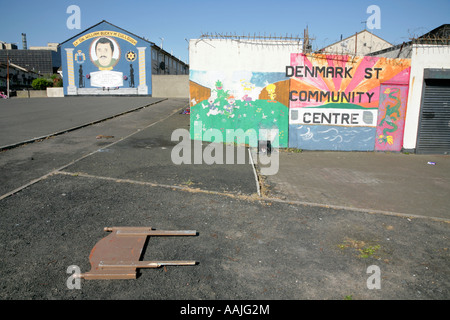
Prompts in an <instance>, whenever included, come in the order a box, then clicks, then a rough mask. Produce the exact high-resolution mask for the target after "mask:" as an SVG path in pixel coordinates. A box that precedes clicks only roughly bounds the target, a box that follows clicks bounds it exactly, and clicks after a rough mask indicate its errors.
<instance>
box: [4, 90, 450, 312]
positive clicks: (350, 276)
mask: <svg viewBox="0 0 450 320" xmlns="http://www.w3.org/2000/svg"><path fill="white" fill-rule="evenodd" d="M186 105H187V100H176V99H175V100H174V99H169V100H165V101H162V102H159V103H156V104H153V105H151V106H149V107H146V108H142V109H139V110H138V111H135V112H132V113H127V114H125V115H123V116H120V117H116V118H113V119H110V120H108V121H104V122H100V123H97V124H93V125H90V126H87V127H84V128H81V129H79V130H75V131H71V132H68V133H65V134H63V135H59V136H55V137H53V138H50V139H45V140H43V141H41V142H36V143H31V144H26V145H23V146H20V147H17V148H13V149H9V150H5V151H3V152H1V153H0V168H1V172H0V180H1V181H2V184H1V186H0V188H1V189H0V191H1V192H0V212H1V214H2V219H1V223H0V255H1V256H0V274H1V279H0V287H1V290H0V299H2V300H11V299H33V300H40V299H58V300H72V299H76V300H84V299H93V300H98V299H107V300H109V299H138V300H159V301H160V300H171V299H179V300H183V301H186V302H187V303H191V305H192V304H195V305H201V302H200V303H198V301H197V303H194V302H192V301H195V300H202V301H205V300H208V301H211V300H214V301H217V300H223V299H224V300H229V299H242V300H253V299H257V300H267V303H268V304H270V301H269V300H290V299H294V300H310V299H319V300H328V299H336V300H344V299H354V300H361V299H368V300H385V299H407V300H447V299H449V298H450V264H449V256H450V255H449V247H448V244H449V241H448V235H449V223H448V220H449V219H448V216H446V215H445V211H446V210H445V209H444V208H446V207H448V204H449V203H450V202H449V200H446V199H445V197H444V196H442V195H441V194H437V195H433V197H435V198H432V200H425V199H427V197H428V196H430V193H435V192H436V190H439V188H438V187H439V186H441V187H442V188H443V190H445V189H446V188H447V190H448V174H447V175H443V176H441V178H440V180H439V176H435V171H436V170H441V169H442V168H445V167H444V166H447V167H448V160H447V158H445V159H444V158H442V159H441V158H433V159H437V160H436V162H437V164H436V166H428V165H423V166H421V160H428V158H426V159H420V158H418V157H416V155H389V154H388V155H386V157H383V154H375V155H374V154H372V153H370V154H367V155H362V154H358V155H357V157H356V158H354V157H353V155H352V154H350V153H331V155H330V154H328V153H322V152H318V153H315V152H308V153H306V152H305V153H300V154H288V153H283V152H282V153H280V170H279V175H276V176H268V177H265V180H264V183H263V184H262V189H261V191H262V197H259V196H258V190H259V189H258V185H257V184H256V182H255V176H254V171H253V166H252V165H251V162H250V161H248V163H246V164H242V165H229V164H228V165H207V164H197V165H174V164H173V163H172V161H171V151H172V150H173V148H174V146H175V145H177V143H178V142H176V141H171V139H170V137H171V134H172V132H173V131H174V130H175V129H178V128H185V129H188V127H189V117H188V116H187V115H183V114H180V113H179V111H180V110H181V109H182V108H183V107H185V106H186ZM99 134H103V135H110V136H114V138H109V139H96V136H97V135H99ZM203 147H207V145H204V146H203ZM369 155H372V156H373V158H371V157H369ZM396 156H398V157H396ZM292 159H295V161H294V162H292V161H291V160H292ZM327 159H328V160H329V161H332V162H327ZM339 159H341V161H338V160H339ZM361 159H362V160H361ZM370 159H374V161H376V162H378V163H379V164H386V165H388V164H392V163H395V167H396V170H393V171H387V175H386V176H383V174H382V173H381V172H379V171H377V170H375V168H376V166H373V165H370V163H371V162H370V161H371V160H370ZM415 159H419V160H415ZM433 159H431V158H430V160H431V161H432V160H433ZM302 161H303V162H302ZM416 161H417V162H416ZM360 162H361V163H364V165H361V166H360V165H359V163H360ZM298 163H302V165H301V167H302V168H303V170H302V171H301V173H298V175H291V176H290V177H289V175H287V173H286V170H288V168H289V167H290V168H296V167H297V164H298ZM350 163H353V164H354V165H355V166H351V167H346V165H348V164H350ZM356 164H358V166H356ZM306 165H307V166H309V167H307V168H304V167H305V166H306ZM408 167H411V168H412V169H413V171H417V175H416V176H413V177H411V176H410V175H411V173H410V172H411V171H409V169H408ZM321 168H322V169H323V170H322V171H321V170H320V169H321ZM379 168H383V166H380V167H379ZM440 168H441V169H440ZM390 170H391V169H390ZM433 170H435V171H433ZM314 172H315V174H313V173H314ZM390 172H395V176H394V177H392V176H391V174H390ZM365 173H367V174H365ZM300 174H302V176H301V175H300ZM314 176H317V177H318V181H315V180H314V179H313V178H314ZM426 176H428V177H430V178H428V179H426V178H424V179H423V181H421V180H420V179H421V177H426ZM297 177H302V178H301V179H299V180H298V181H296V179H297ZM260 179H262V177H260ZM319 180H320V181H319ZM323 180H326V181H328V186H326V184H327V183H323ZM377 181H378V183H377ZM411 181H412V182H417V181H421V183H422V185H423V186H422V189H417V186H416V185H412V183H411ZM314 183H316V184H314ZM383 184H384V185H385V187H386V188H388V190H398V189H399V187H398V186H399V185H401V186H402V189H401V192H399V193H398V198H397V199H399V200H398V203H397V202H396V201H394V200H395V199H393V198H389V197H387V196H388V195H389V193H390V192H389V191H386V193H382V194H380V195H378V194H377V193H378V192H381V191H380V190H382V188H380V189H377V188H379V187H380V186H379V185H383ZM395 185H397V187H395ZM293 186H295V187H293ZM331 186H333V188H332V189H330V187H331ZM362 187H365V188H368V189H366V190H369V191H370V192H371V193H370V194H367V195H366V196H365V197H364V196H359V197H357V198H354V197H353V196H352V195H353V194H355V193H356V194H358V192H362ZM308 188H309V190H308ZM321 188H323V189H322V191H321V190H320V189H321ZM292 190H294V191H292ZM329 190H332V191H333V192H331V191H329ZM414 190H415V191H414ZM419 190H424V191H425V192H426V191H427V190H428V191H430V193H423V194H421V195H422V197H423V199H424V200H423V201H417V200H416V198H418V193H417V192H416V191H419ZM288 191H289V192H288ZM303 191H304V192H303ZM369 191H366V192H369ZM363 194H364V193H363ZM447 194H448V192H447ZM410 195H412V196H410ZM377 197H379V198H377ZM383 197H385V198H386V197H387V200H386V201H384V202H381V203H379V204H380V206H377V203H378V201H375V199H382V198H383ZM408 198H409V199H411V200H412V201H415V202H414V205H413V204H408V202H407V201H406V199H408ZM364 199H366V200H367V201H364ZM325 200H326V201H325ZM401 203H403V204H404V206H400V204H401ZM419 206H422V207H425V208H428V209H426V210H429V211H430V212H432V213H431V214H425V213H424V212H425V211H420V210H419V209H418V208H415V207H419ZM358 208H359V209H358ZM398 208H400V209H402V210H397V209H398ZM413 209H415V210H413ZM422 210H423V209H422ZM398 213H400V214H398ZM408 214H411V216H409V215H408ZM110 226H151V227H153V228H156V229H167V230H196V231H197V232H198V235H197V236H194V237H184V238H176V237H174V238H151V239H150V241H149V243H148V247H147V248H146V250H145V254H144V257H143V259H144V260H149V259H170V260H172V259H173V260H196V261H197V262H198V264H197V265H195V266H188V267H187V266H186V267H167V268H159V269H143V270H141V271H140V276H139V277H138V279H136V280H103V281H95V280H91V281H88V280H82V282H81V289H72V290H71V289H68V287H67V283H66V281H67V278H68V277H69V274H68V273H67V272H66V271H67V268H68V267H69V266H71V265H77V266H79V268H80V269H81V271H82V272H86V271H89V269H90V265H89V253H90V251H91V249H92V248H93V246H94V245H95V244H96V242H97V241H98V240H100V239H101V238H102V237H104V236H106V233H105V232H104V231H103V228H104V227H110ZM373 266H375V268H376V269H377V270H379V271H380V284H381V288H380V289H376V288H375V289H370V288H369V287H368V280H370V279H372V278H371V276H376V273H374V274H372V273H368V271H370V270H371V269H370V268H373ZM272 310H273V309H272ZM167 311H168V312H172V313H175V314H178V313H179V311H180V310H179V309H176V310H175V309H171V310H167Z"/></svg>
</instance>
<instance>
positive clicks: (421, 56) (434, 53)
mask: <svg viewBox="0 0 450 320" xmlns="http://www.w3.org/2000/svg"><path fill="white" fill-rule="evenodd" d="M426 68H442V69H449V68H450V46H442V45H438V46H437V45H428V44H425V45H422V44H415V45H413V49H412V55H411V75H410V82H409V94H408V108H407V112H406V118H405V133H404V138H403V148H404V149H415V148H416V143H417V133H418V127H419V116H420V105H421V103H422V89H423V73H424V69H426Z"/></svg>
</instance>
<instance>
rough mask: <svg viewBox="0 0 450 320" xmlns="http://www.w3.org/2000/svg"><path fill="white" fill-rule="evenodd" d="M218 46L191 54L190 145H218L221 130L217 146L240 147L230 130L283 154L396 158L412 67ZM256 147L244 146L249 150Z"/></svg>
mask: <svg viewBox="0 0 450 320" xmlns="http://www.w3.org/2000/svg"><path fill="white" fill-rule="evenodd" d="M202 41H203V40H202ZM197 43H201V41H199V40H197V42H195V44H192V43H191V44H190V48H191V49H192V47H194V46H197ZM220 45H221V43H220V42H219V43H218V42H212V43H207V44H204V46H203V47H202V48H201V49H202V50H200V49H199V48H198V47H195V49H194V50H192V51H190V57H191V61H194V63H192V64H191V69H190V76H189V79H190V99H191V103H190V106H191V126H190V128H191V138H192V139H195V140H204V141H217V140H216V139H217V137H214V140H212V139H213V138H212V136H211V135H210V134H208V131H209V130H211V129H218V130H220V131H221V132H222V138H221V140H220V142H237V141H236V139H233V140H230V139H228V138H227V136H226V133H227V130H230V129H234V130H236V129H242V130H243V131H246V130H248V129H253V130H257V131H258V133H261V132H263V135H266V136H263V135H261V134H260V135H258V137H257V139H261V140H265V139H267V140H272V143H273V145H274V146H275V147H281V148H285V147H291V148H299V149H305V150H340V151H373V150H379V151H400V150H401V148H402V146H403V132H404V123H405V114H406V106H407V100H408V89H409V76H410V69H411V66H410V65H411V61H410V59H388V58H382V57H370V56H364V57H357V56H349V55H326V54H308V55H306V54H302V53H294V52H299V51H290V52H289V53H288V57H289V58H288V59H286V60H284V59H285V56H286V51H283V52H281V51H280V54H279V55H278V56H277V55H273V52H271V47H270V46H267V45H262V46H260V49H258V50H259V51H254V50H253V49H252V48H251V47H250V49H247V51H246V48H245V46H244V45H241V44H240V46H239V47H238V48H237V49H236V48H233V47H230V43H228V46H223V47H220ZM211 48H213V49H211ZM203 50H205V51H203ZM208 50H209V51H208ZM265 50H267V52H265ZM235 51H236V52H238V53H239V54H235ZM270 54H272V56H270V58H271V59H272V60H274V59H279V60H280V61H282V63H281V64H280V63H278V64H276V63H273V61H270V60H268V59H267V56H268V55H270ZM264 59H265V60H264ZM208 60H211V61H212V62H210V63H209V62H208ZM255 61H256V62H255ZM261 65H263V66H267V65H270V68H266V69H265V70H260V69H259V67H260V66H261ZM261 130H262V131H261ZM257 139H256V140H255V139H254V140H253V141H246V143H248V144H249V145H250V146H253V147H254V146H256V145H257Z"/></svg>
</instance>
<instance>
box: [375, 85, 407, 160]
mask: <svg viewBox="0 0 450 320" xmlns="http://www.w3.org/2000/svg"><path fill="white" fill-rule="evenodd" d="M380 92H381V94H380V105H379V108H378V119H379V121H378V125H377V134H376V141H375V150H384V151H400V150H401V148H402V145H403V131H404V126H405V115H406V101H407V97H408V86H405V85H403V86H400V85H382V86H381V91H380Z"/></svg>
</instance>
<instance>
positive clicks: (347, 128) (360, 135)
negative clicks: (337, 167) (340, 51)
mask: <svg viewBox="0 0 450 320" xmlns="http://www.w3.org/2000/svg"><path fill="white" fill-rule="evenodd" d="M409 73H410V60H409V59H387V58H380V57H351V56H345V55H321V54H313V55H309V56H306V55H304V54H295V53H294V54H291V64H290V66H286V76H287V77H290V78H291V80H290V89H289V107H290V116H289V146H290V147H295V148H300V149H306V150H343V151H371V150H392V151H400V150H401V147H402V138H403V125H404V118H405V108H406V102H407V92H408V82H409Z"/></svg>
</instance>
